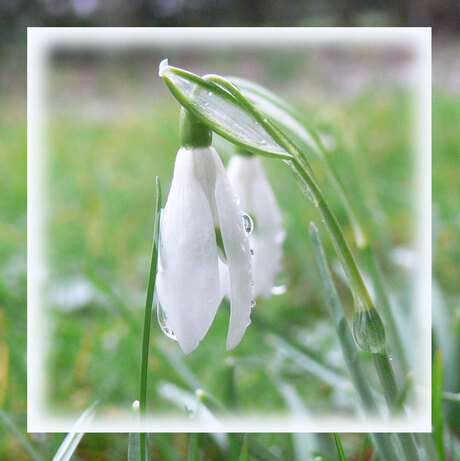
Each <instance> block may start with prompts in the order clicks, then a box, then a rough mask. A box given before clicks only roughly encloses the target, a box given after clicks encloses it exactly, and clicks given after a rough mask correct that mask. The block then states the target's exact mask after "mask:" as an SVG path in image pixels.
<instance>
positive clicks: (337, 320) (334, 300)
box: [310, 222, 397, 459]
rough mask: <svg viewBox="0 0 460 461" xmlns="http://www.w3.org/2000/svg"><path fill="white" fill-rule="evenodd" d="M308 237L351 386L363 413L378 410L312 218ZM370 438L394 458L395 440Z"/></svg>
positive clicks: (386, 436) (384, 453) (379, 435)
mask: <svg viewBox="0 0 460 461" xmlns="http://www.w3.org/2000/svg"><path fill="white" fill-rule="evenodd" d="M310 237H311V240H312V242H313V249H314V253H315V259H316V263H317V265H318V269H319V272H320V276H321V280H322V282H323V286H324V291H325V293H326V304H327V307H328V310H329V314H330V316H331V318H332V321H333V323H334V327H335V329H336V333H337V338H338V340H339V343H340V347H341V349H342V353H343V357H344V360H345V364H346V366H347V369H348V372H349V374H350V377H351V380H352V383H353V386H354V387H355V389H356V392H357V393H358V395H359V397H360V399H361V402H362V405H363V407H364V409H365V411H366V413H368V414H376V413H378V407H377V404H376V403H375V400H374V396H373V394H372V390H371V387H370V385H369V381H368V380H367V378H366V375H365V373H364V369H363V366H362V363H361V355H360V351H359V350H358V347H357V346H356V343H355V341H354V339H353V335H352V333H351V330H350V327H349V326H348V322H347V319H346V317H345V311H344V308H343V305H342V303H341V301H340V298H339V296H338V294H337V291H336V289H335V285H334V282H333V281H332V275H331V272H330V269H329V265H328V263H327V259H326V254H325V252H324V248H323V245H322V243H321V239H320V237H319V232H318V228H317V227H316V225H315V223H313V222H312V223H310ZM372 438H373V440H374V443H375V445H376V446H377V449H378V451H379V452H380V453H381V454H382V456H383V457H384V458H385V459H392V458H393V459H396V457H397V447H395V446H394V443H393V441H392V439H391V437H390V436H389V435H387V434H382V433H376V434H372Z"/></svg>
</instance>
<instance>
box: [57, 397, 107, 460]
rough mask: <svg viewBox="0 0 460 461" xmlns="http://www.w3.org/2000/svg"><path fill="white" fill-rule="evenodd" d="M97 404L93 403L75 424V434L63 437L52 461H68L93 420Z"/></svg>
mask: <svg viewBox="0 0 460 461" xmlns="http://www.w3.org/2000/svg"><path fill="white" fill-rule="evenodd" d="M97 405H98V402H94V403H93V404H92V405H91V406H90V407H89V408H88V409H87V410H85V411H84V412H83V414H82V415H81V416H80V418H78V420H77V422H76V423H75V432H70V433H69V434H67V436H66V437H65V439H64V441H63V442H62V444H61V446H60V447H59V450H58V451H57V453H56V454H55V455H54V458H53V461H68V460H69V459H70V458H71V457H72V455H73V453H74V451H75V450H76V448H77V446H78V444H79V443H80V440H81V438H82V437H83V435H84V434H85V432H84V430H85V428H86V427H87V426H88V424H89V423H90V422H91V420H92V419H93V418H94V415H95V414H96V407H97ZM77 431H78V432H77Z"/></svg>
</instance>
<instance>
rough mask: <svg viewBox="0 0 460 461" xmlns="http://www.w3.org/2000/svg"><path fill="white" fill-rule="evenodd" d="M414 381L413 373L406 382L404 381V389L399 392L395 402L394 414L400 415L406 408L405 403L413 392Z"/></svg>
mask: <svg viewBox="0 0 460 461" xmlns="http://www.w3.org/2000/svg"><path fill="white" fill-rule="evenodd" d="M413 380H414V375H413V374H412V373H409V374H408V375H407V377H406V380H405V381H404V384H403V387H402V389H401V390H400V391H399V393H398V395H397V397H396V399H395V401H394V402H393V408H392V411H393V413H394V414H398V413H400V412H401V410H402V409H403V408H404V403H405V401H406V399H407V395H408V394H409V391H410V390H411V387H412V384H413Z"/></svg>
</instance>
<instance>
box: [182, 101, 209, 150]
mask: <svg viewBox="0 0 460 461" xmlns="http://www.w3.org/2000/svg"><path fill="white" fill-rule="evenodd" d="M179 137H180V144H181V146H184V147H207V146H210V145H211V142H212V131H211V130H210V129H209V128H208V127H207V126H206V125H205V124H204V123H202V122H200V121H199V120H198V119H197V118H196V117H194V116H193V115H192V114H191V113H190V112H189V111H188V110H186V109H185V108H184V107H182V108H181V111H180V119H179Z"/></svg>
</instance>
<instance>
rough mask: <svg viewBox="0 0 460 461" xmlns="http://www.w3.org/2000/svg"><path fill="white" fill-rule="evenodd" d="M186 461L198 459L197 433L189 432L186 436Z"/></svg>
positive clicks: (197, 460)
mask: <svg viewBox="0 0 460 461" xmlns="http://www.w3.org/2000/svg"><path fill="white" fill-rule="evenodd" d="M188 461H200V448H199V444H198V434H190V436H189V438H188Z"/></svg>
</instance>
